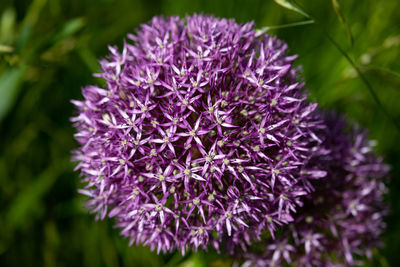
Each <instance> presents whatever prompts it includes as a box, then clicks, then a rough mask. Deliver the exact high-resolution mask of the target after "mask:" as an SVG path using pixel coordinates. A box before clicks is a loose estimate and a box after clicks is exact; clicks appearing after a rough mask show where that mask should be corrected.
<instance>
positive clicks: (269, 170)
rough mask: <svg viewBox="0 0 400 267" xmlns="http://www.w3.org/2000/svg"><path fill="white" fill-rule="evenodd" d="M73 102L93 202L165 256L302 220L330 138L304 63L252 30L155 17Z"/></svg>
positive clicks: (209, 20) (241, 241)
mask: <svg viewBox="0 0 400 267" xmlns="http://www.w3.org/2000/svg"><path fill="white" fill-rule="evenodd" d="M128 39H129V41H126V42H125V43H124V46H123V48H122V51H120V50H118V48H117V47H109V50H110V52H111V54H110V56H109V57H108V58H107V59H106V60H102V61H101V62H100V63H101V67H102V70H103V72H102V73H101V74H98V76H99V77H102V78H103V79H104V80H105V81H106V84H107V85H106V86H105V87H104V88H100V87H98V86H88V87H85V88H83V89H82V93H83V96H84V100H83V101H73V103H74V104H75V105H76V106H77V108H78V115H77V116H76V117H75V118H74V119H73V121H74V125H75V127H76V129H77V131H78V132H77V133H76V135H75V137H76V139H77V141H78V142H79V143H80V145H81V147H80V148H79V149H77V150H76V151H75V156H74V158H75V160H77V161H79V164H78V166H77V168H78V169H80V170H81V172H82V175H83V176H84V179H83V181H85V182H87V185H86V188H85V189H84V190H81V192H82V193H84V194H86V195H87V196H89V198H90V200H89V201H88V206H89V207H90V208H91V209H92V211H93V212H95V213H96V214H97V216H98V218H101V219H102V218H104V217H105V216H106V215H108V216H109V217H115V220H116V224H117V226H118V227H120V228H121V229H122V235H124V236H127V237H128V238H129V239H130V240H131V242H136V243H139V244H144V245H149V246H150V247H151V248H157V251H160V250H162V251H171V250H174V249H180V250H182V253H184V252H185V251H186V250H187V249H189V248H194V249H197V248H198V247H203V248H207V246H208V244H212V245H213V246H214V247H215V248H216V249H217V250H218V249H219V248H220V247H221V245H223V246H224V247H226V246H228V247H230V248H232V247H234V246H236V245H240V246H242V247H245V243H251V241H252V240H253V239H254V238H258V237H259V236H260V235H261V234H262V233H263V232H266V231H267V232H269V234H270V235H274V233H275V230H276V228H277V226H279V225H282V224H287V223H288V222H290V221H292V215H293V213H294V212H295V210H296V207H297V206H298V204H299V203H300V199H301V197H302V196H304V195H307V194H308V193H309V192H310V191H311V188H310V182H309V180H310V179H316V178H320V177H323V176H324V175H325V173H324V172H323V171H319V170H318V169H316V168H308V167H306V164H307V162H308V160H309V158H310V155H311V154H312V152H313V151H314V150H315V147H316V146H317V145H318V143H319V142H320V141H319V138H318V137H317V135H316V134H314V132H315V131H316V130H318V129H319V128H321V124H320V121H319V118H318V116H317V115H315V113H314V109H315V108H316V104H311V103H309V102H308V101H307V100H306V96H305V94H304V92H303V90H302V87H303V83H301V82H299V79H298V69H297V68H295V67H293V65H292V62H293V60H294V59H295V57H294V56H288V55H287V45H286V44H285V43H283V42H281V41H279V40H277V39H276V38H275V37H271V36H268V35H266V34H264V33H263V32H256V31H255V29H254V26H253V24H252V23H248V24H244V25H240V24H237V23H236V22H235V21H233V20H227V19H217V18H214V17H211V16H203V15H194V16H192V17H189V16H188V17H186V18H184V19H180V18H177V17H169V18H162V17H155V18H153V20H152V21H151V22H150V23H148V24H145V25H142V26H141V28H140V29H139V30H138V31H137V32H136V34H129V35H128Z"/></svg>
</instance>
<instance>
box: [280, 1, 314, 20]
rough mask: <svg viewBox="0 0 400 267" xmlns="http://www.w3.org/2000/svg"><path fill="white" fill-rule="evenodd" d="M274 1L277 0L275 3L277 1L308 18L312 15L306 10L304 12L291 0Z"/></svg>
mask: <svg viewBox="0 0 400 267" xmlns="http://www.w3.org/2000/svg"><path fill="white" fill-rule="evenodd" d="M274 1H275V3H277V4H278V5H280V6H282V7H284V8H286V9H290V10H292V11H294V12H297V13H299V14H301V15H303V16H304V17H306V18H310V15H308V14H307V13H306V12H304V11H303V10H302V9H301V8H299V7H298V6H297V5H295V4H294V3H293V2H292V1H290V0H274Z"/></svg>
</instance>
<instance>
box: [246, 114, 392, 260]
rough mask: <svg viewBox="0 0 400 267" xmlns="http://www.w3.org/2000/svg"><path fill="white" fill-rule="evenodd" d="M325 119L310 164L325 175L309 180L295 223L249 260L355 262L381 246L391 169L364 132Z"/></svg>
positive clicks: (336, 120)
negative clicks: (308, 191)
mask: <svg viewBox="0 0 400 267" xmlns="http://www.w3.org/2000/svg"><path fill="white" fill-rule="evenodd" d="M325 123H326V125H327V127H326V130H325V131H324V133H323V135H324V136H325V140H324V142H323V143H322V146H321V148H320V149H319V150H318V151H316V154H315V155H314V156H313V158H312V159H311V160H310V162H309V164H310V165H314V166H318V168H321V169H324V170H325V171H326V172H327V177H326V178H324V179H322V180H315V181H312V182H311V184H312V186H313V187H314V188H315V189H314V192H313V193H311V194H309V195H307V196H306V197H305V201H304V206H303V207H302V208H301V209H299V211H298V214H296V215H295V220H294V222H293V223H291V224H290V225H289V226H286V227H285V228H284V230H283V231H282V233H281V235H280V236H278V237H277V238H276V239H275V240H273V239H269V240H263V241H262V243H263V245H262V246H263V247H264V248H263V249H261V251H259V254H254V253H252V254H248V255H247V257H248V262H247V263H253V264H254V265H255V266H269V265H272V266H281V265H284V264H291V263H294V265H295V266H349V265H350V266H353V265H359V264H361V262H360V256H371V255H372V252H371V249H372V248H374V247H377V246H379V245H380V242H379V235H380V234H381V233H382V232H383V230H384V228H385V224H384V222H383V217H384V215H386V214H387V211H388V209H387V207H386V206H385V205H384V204H383V200H382V196H383V194H384V193H385V192H386V187H385V185H384V183H383V182H384V180H383V179H384V177H385V176H386V175H387V172H388V167H387V166H386V165H384V164H382V159H381V158H377V157H376V156H375V154H374V152H373V146H374V142H372V141H369V140H368V139H367V135H366V133H365V132H363V131H360V130H359V129H358V128H356V127H353V128H352V129H350V130H349V129H347V128H348V126H347V124H346V122H345V120H344V119H343V118H339V117H337V116H334V115H329V116H326V118H325ZM291 248H294V249H291ZM282 249H283V251H285V252H286V255H285V254H283V253H284V252H281V251H282ZM277 255H278V256H277Z"/></svg>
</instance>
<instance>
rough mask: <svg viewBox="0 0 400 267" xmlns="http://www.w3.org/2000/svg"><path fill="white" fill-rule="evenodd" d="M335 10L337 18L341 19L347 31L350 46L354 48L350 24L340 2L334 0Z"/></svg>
mask: <svg viewBox="0 0 400 267" xmlns="http://www.w3.org/2000/svg"><path fill="white" fill-rule="evenodd" d="M332 6H333V10H334V11H335V13H336V16H337V17H338V18H339V20H340V22H341V23H342V24H343V26H344V29H345V31H346V35H347V37H348V38H349V42H350V46H353V35H352V34H351V30H350V27H349V24H348V23H347V21H346V19H345V18H344V16H343V14H342V12H341V10H340V5H339V2H338V0H332Z"/></svg>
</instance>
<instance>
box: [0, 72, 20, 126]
mask: <svg viewBox="0 0 400 267" xmlns="http://www.w3.org/2000/svg"><path fill="white" fill-rule="evenodd" d="M25 71H26V66H19V67H16V68H12V69H9V70H7V71H5V72H3V73H2V75H1V76H0V121H1V120H2V119H3V117H4V116H5V115H6V113H7V111H8V110H9V108H10V107H11V106H12V105H13V104H14V101H15V99H16V97H17V95H18V92H19V89H20V88H21V85H22V82H23V77H24V75H25Z"/></svg>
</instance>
